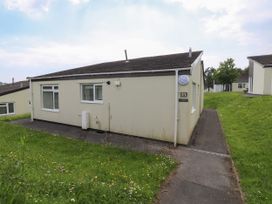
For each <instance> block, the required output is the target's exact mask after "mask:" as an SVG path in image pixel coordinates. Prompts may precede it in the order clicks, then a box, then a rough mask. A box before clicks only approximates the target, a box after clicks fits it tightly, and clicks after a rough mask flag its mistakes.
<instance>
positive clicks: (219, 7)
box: [164, 0, 272, 45]
mask: <svg viewBox="0 0 272 204" xmlns="http://www.w3.org/2000/svg"><path fill="white" fill-rule="evenodd" d="M164 1H165V2H168V3H180V4H181V5H182V6H183V7H184V8H185V9H187V10H189V11H191V12H194V14H197V15H198V16H199V18H200V20H201V22H202V23H203V25H204V31H205V33H206V34H208V35H213V36H218V37H221V38H224V39H231V40H235V41H237V42H239V43H240V44H244V45H245V44H248V43H250V42H252V41H255V39H256V37H255V36H254V35H253V34H252V33H251V32H250V31H248V30H247V29H245V25H247V23H252V22H256V21H262V20H265V19H271V18H272V13H271V11H270V7H269V6H267V7H266V4H269V1H268V0H259V1H252V0H227V1H225V0H191V1H188V0H164ZM201 11H203V12H202V13H200V12H201Z"/></svg>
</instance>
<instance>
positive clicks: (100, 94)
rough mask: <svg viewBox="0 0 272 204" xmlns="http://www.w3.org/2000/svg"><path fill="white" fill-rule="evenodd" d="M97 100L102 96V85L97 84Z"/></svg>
mask: <svg viewBox="0 0 272 204" xmlns="http://www.w3.org/2000/svg"><path fill="white" fill-rule="evenodd" d="M95 100H98V101H101V100H103V98H102V85H96V86H95Z"/></svg>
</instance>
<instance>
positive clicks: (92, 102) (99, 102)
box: [81, 101, 103, 104]
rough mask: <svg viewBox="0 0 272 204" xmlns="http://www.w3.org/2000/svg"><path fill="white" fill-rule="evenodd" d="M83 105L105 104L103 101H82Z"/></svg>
mask: <svg viewBox="0 0 272 204" xmlns="http://www.w3.org/2000/svg"><path fill="white" fill-rule="evenodd" d="M81 103H88V104H103V101H81Z"/></svg>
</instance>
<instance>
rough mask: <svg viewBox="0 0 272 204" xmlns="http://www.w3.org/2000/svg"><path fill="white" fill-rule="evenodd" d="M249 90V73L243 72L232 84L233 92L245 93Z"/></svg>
mask: <svg viewBox="0 0 272 204" xmlns="http://www.w3.org/2000/svg"><path fill="white" fill-rule="evenodd" d="M247 90H248V73H247V72H242V73H241V75H240V76H239V77H238V78H237V79H236V80H235V82H233V83H232V91H235V92H244V91H247Z"/></svg>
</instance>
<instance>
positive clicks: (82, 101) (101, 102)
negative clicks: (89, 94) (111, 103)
mask: <svg viewBox="0 0 272 204" xmlns="http://www.w3.org/2000/svg"><path fill="white" fill-rule="evenodd" d="M84 85H85V86H86V85H92V86H93V98H94V100H92V101H89V100H83V86H84ZM96 86H101V87H102V100H96V98H95V96H96V93H95V87H96ZM103 98H104V97H103V84H102V83H82V84H80V100H81V103H91V104H103Z"/></svg>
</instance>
